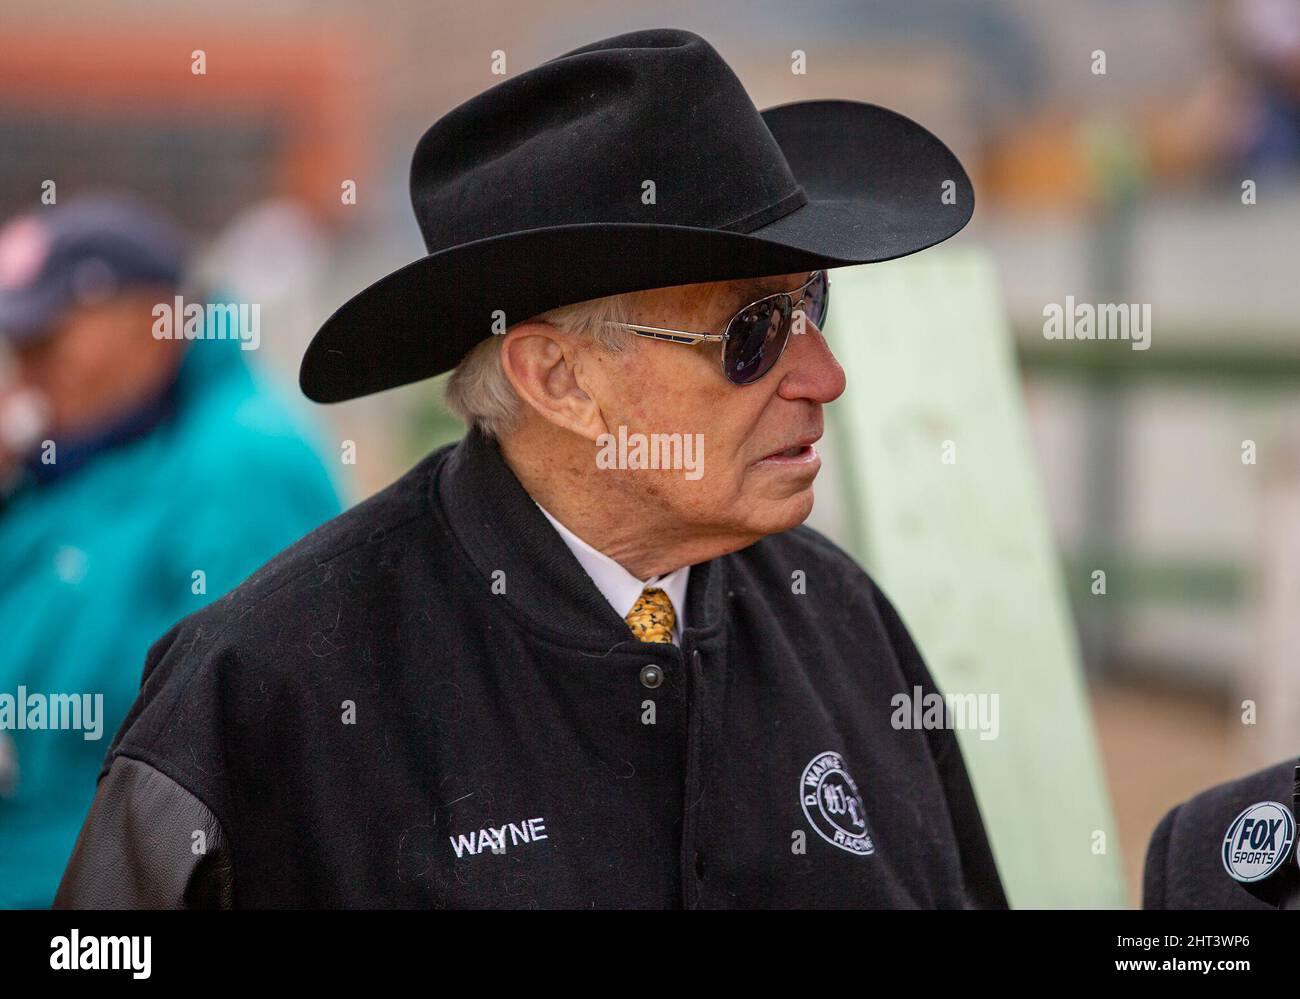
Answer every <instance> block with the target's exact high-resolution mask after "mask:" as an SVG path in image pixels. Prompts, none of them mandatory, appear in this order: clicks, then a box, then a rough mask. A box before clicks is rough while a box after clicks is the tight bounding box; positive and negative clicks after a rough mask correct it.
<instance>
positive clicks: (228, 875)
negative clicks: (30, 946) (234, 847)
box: [54, 756, 234, 909]
mask: <svg viewBox="0 0 1300 999" xmlns="http://www.w3.org/2000/svg"><path fill="white" fill-rule="evenodd" d="M199 833H201V834H202V835H201V836H200V835H198V834H199ZM233 907H234V871H233V868H232V866H231V857H230V844H229V843H228V842H227V840H226V836H225V833H224V832H223V831H222V829H221V824H220V823H219V822H218V821H217V818H216V816H215V815H213V814H212V812H211V810H210V809H209V808H208V807H207V806H206V805H204V804H203V802H201V801H200V800H199V799H198V798H196V797H195V796H194V795H192V794H191V793H190V792H189V791H187V790H185V788H183V787H181V786H180V785H179V784H177V783H176V781H174V780H172V779H171V778H170V777H168V776H167V775H166V774H164V773H163V772H162V771H160V770H157V769H155V768H154V767H152V766H150V765H149V764H147V763H143V762H141V761H140V760H135V759H132V758H131V757H129V756H119V757H117V759H115V760H114V761H113V765H112V766H111V767H110V768H109V771H108V773H107V774H105V775H104V777H103V779H102V780H101V781H100V782H99V787H98V788H97V789H96V791H95V800H94V802H93V803H92V804H91V806H90V814H89V815H88V816H87V818H86V822H85V824H84V825H83V826H82V828H81V834H80V835H79V836H78V837H77V845H76V846H75V847H74V848H73V850H72V859H71V860H70V861H69V863H68V868H67V870H66V871H64V874H63V880H62V882H61V883H60V884H59V891H58V894H57V895H56V896H55V898H54V908H56V909H230V908H233Z"/></svg>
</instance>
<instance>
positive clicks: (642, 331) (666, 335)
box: [605, 270, 831, 385]
mask: <svg viewBox="0 0 1300 999" xmlns="http://www.w3.org/2000/svg"><path fill="white" fill-rule="evenodd" d="M819 274H820V275H822V277H824V278H825V280H826V295H827V297H828V298H829V296H830V290H831V279H830V275H829V274H827V273H826V272H825V271H822V270H818V271H813V272H812V273H811V274H810V275H809V276H808V280H807V281H805V282H804V283H803V284H801V285H800V286H799V287H798V288H795V289H794V290H793V291H777V292H773V293H772V294H771V295H764V296H763V297H762V298H756V299H755V300H754V301H752V302H750V303H749V304H748V305H746V306H744V307H743V308H741V309H739V310H738V311H737V312H736V314H735V315H733V316H732V317H731V318H730V319H728V320H727V324H726V325H725V326H724V327H723V329H724V330H730V329H731V324H732V323H734V322H735V321H736V320H737V319H739V318H740V317H741V316H742V315H744V314H745V313H746V312H748V311H749V310H750V309H752V308H753V307H754V306H756V305H762V304H763V303H764V302H766V301H769V300H771V299H774V298H788V299H789V300H790V303H791V309H790V318H791V322H790V326H789V328H788V329H787V330H786V332H785V339H784V340H783V341H782V342H781V349H780V351H778V352H777V355H776V357H775V358H774V359H773V360H772V364H771V365H770V366H769V367H768V369H767V371H764V372H763V374H762V375H759V376H758V378H755V379H754V381H755V382H756V381H758V380H759V378H762V377H763V376H764V375H766V374H767V373H768V372H770V371H771V370H772V368H774V367H776V362H777V361H779V360H780V359H781V355H782V354H784V353H785V348H786V346H787V345H788V344H789V343H790V330H792V329H793V328H794V322H793V319H794V316H795V315H796V314H797V313H798V312H799V307H800V306H802V305H803V304H804V302H805V301H806V300H807V295H805V294H804V293H805V292H806V291H807V290H808V286H809V285H810V284H812V283H813V282H814V281H816V280H817V276H818V275H819ZM796 295H798V296H799V297H798V298H795V296H796ZM822 318H823V319H824V318H825V317H824V316H823V317H822ZM605 325H606V326H618V327H621V328H622V329H625V330H630V331H631V332H633V333H635V334H636V335H637V336H643V337H648V338H650V339H651V340H665V341H667V342H668V343H681V344H686V345H687V346H690V347H694V346H696V345H698V344H701V343H726V342H727V341H728V340H730V339H731V333H730V332H723V333H696V332H694V331H692V330H674V329H667V328H665V327H662V326H643V325H641V324H640V323H618V322H614V321H612V320H608V321H606V323H605ZM722 376H723V377H724V378H727V352H726V351H725V350H723V352H722ZM727 381H729V382H730V381H731V379H730V378H727ZM753 383H754V382H732V384H733V385H736V384H740V385H752V384H753Z"/></svg>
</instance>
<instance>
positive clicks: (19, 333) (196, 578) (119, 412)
mask: <svg viewBox="0 0 1300 999" xmlns="http://www.w3.org/2000/svg"><path fill="white" fill-rule="evenodd" d="M187 250H188V246H187V240H186V239H185V237H184V236H183V234H182V233H181V232H180V230H179V229H178V228H177V227H176V226H175V225H174V224H173V223H172V222H171V221H170V220H168V219H166V218H164V217H163V216H161V215H160V214H158V213H156V212H154V211H152V210H151V209H149V208H148V207H147V206H145V205H143V204H139V203H137V202H135V201H133V200H130V199H126V198H123V197H119V196H106V195H97V196H88V197H82V198H78V199H75V200H73V201H70V202H69V203H68V204H67V205H66V206H61V207H52V208H47V209H43V210H40V211H37V212H34V213H32V214H29V215H26V216H23V217H20V218H18V219H15V220H13V221H12V222H10V223H9V224H8V225H7V226H5V227H4V228H3V229H0V343H3V344H4V345H6V346H7V347H8V348H9V353H10V354H11V363H10V364H9V366H8V368H7V369H6V370H5V372H4V373H3V374H0V635H3V642H4V651H3V653H2V654H0V905H3V906H9V907H12V906H19V907H42V906H47V905H49V904H50V902H51V901H52V899H53V897H54V892H55V889H56V888H57V886H58V881H59V876H60V874H61V873H62V871H63V868H64V865H65V864H66V863H67V859H68V856H69V854H70V853H71V851H72V847H73V843H74V842H75V840H76V836H77V830H78V829H79V828H80V825H81V823H82V820H83V819H84V818H85V815H86V812H87V810H88V809H89V807H90V802H91V799H92V797H93V795H94V790H95V781H96V778H97V776H98V774H99V770H100V766H101V764H102V763H103V759H104V754H105V751H106V748H107V746H108V743H109V742H110V741H111V738H112V736H113V733H114V732H115V731H116V730H117V728H118V726H119V725H120V723H121V721H122V719H123V718H124V717H125V715H126V713H127V710H128V708H129V707H130V705H131V702H132V701H133V700H134V699H135V696H136V694H137V692H138V690H139V686H140V666H139V664H140V662H141V661H142V659H143V657H144V655H145V652H146V651H147V649H148V647H149V645H150V643H151V642H152V641H153V639H154V638H156V637H157V636H158V635H159V634H161V633H162V632H164V631H165V630H166V629H167V628H168V627H170V626H171V624H172V623H173V622H175V621H176V620H178V619H180V618H181V617H184V616H185V615H186V614H189V613H191V612H192V611H194V610H197V609H198V608H200V607H202V606H203V605H204V604H206V603H207V602H209V601H210V600H213V599H215V598H217V597H219V596H221V595H222V594H223V593H225V592H226V591H227V590H229V589H230V588H232V587H233V586H235V585H236V584H237V583H239V582H240V580H242V579H243V578H244V577H245V576H246V575H247V574H248V573H250V572H251V571H252V570H253V569H254V568H256V567H257V566H258V565H259V564H260V563H262V562H263V561H265V560H266V559H267V558H268V557H269V556H270V555H272V554H273V553H275V552H276V551H278V550H279V549H281V548H283V547H284V546H285V545H287V544H288V543H290V542H291V541H293V540H294V539H295V538H297V537H299V536H300V535H302V534H304V533H306V532H307V531H309V530H311V529H312V528H313V527H315V526H316V525H317V524H319V523H321V522H322V521H324V520H327V519H328V518H330V517H332V516H334V515H335V514H337V513H338V512H339V509H340V503H339V498H338V492H337V490H336V488H335V484H334V482H333V481H332V479H331V476H330V475H329V473H328V472H327V470H326V468H325V465H324V463H323V462H322V460H321V458H320V457H319V455H318V452H317V449H316V448H315V447H314V446H313V445H312V444H310V443H308V441H309V439H310V438H309V436H307V435H306V434H305V428H304V427H300V426H299V424H298V421H297V420H296V418H294V417H292V416H291V412H290V409H289V407H288V405H287V404H286V402H285V401H284V400H283V399H282V397H281V396H280V395H279V393H278V392H277V391H276V390H274V389H273V388H271V387H269V386H267V385H265V384H263V383H262V382H261V381H260V380H259V379H258V378H257V377H256V376H255V374H254V371H253V370H252V369H251V368H250V366H249V365H248V364H247V363H246V362H245V359H244V356H243V354H244V351H243V350H241V347H243V346H244V345H245V342H244V341H241V340H239V339H231V338H226V339H211V338H208V337H209V336H210V335H211V330H212V329H213V326H211V325H205V326H204V327H203V330H202V331H201V333H202V334H203V336H202V337H197V338H195V339H192V340H191V339H186V338H185V337H183V336H179V335H176V336H170V337H160V336H159V335H157V332H158V330H159V327H158V325H157V324H158V321H159V319H158V317H159V313H158V311H157V309H158V308H159V307H160V306H163V307H165V308H168V309H170V308H172V307H173V303H174V302H175V296H177V295H178V294H180V291H181V287H182V282H183V280H184V276H185V270H186V261H187V257H188V252H187ZM259 335H260V333H259ZM60 699H62V701H60ZM60 704H62V707H63V709H64V710H63V711H62V713H60V711H59V710H58V707H57V706H58V705H60ZM68 724H74V725H77V726H79V727H78V729H77V730H68V728H67V725H68Z"/></svg>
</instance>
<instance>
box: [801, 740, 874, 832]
mask: <svg viewBox="0 0 1300 999" xmlns="http://www.w3.org/2000/svg"><path fill="white" fill-rule="evenodd" d="M799 801H800V803H801V804H802V805H803V814H804V817H805V818H806V819H807V820H808V824H809V825H810V826H812V827H813V828H814V829H815V830H817V834H818V835H819V836H821V838H822V839H824V840H826V842H827V843H832V844H834V845H835V846H838V847H839V848H840V849H841V850H847V851H848V852H849V853H856V854H859V855H860V856H866V855H867V854H869V853H874V852H875V850H876V847H875V844H873V843H872V842H871V834H870V833H869V832H868V831H867V809H866V806H864V805H863V804H862V795H860V794H858V785H857V784H855V783H853V778H852V777H850V776H849V772H848V770H847V769H846V768H845V766H844V760H843V759H841V757H840V754H839V753H820V754H818V755H817V756H814V757H813V759H812V762H811V763H809V764H808V766H807V767H805V768H804V772H803V777H802V778H800V780H799Z"/></svg>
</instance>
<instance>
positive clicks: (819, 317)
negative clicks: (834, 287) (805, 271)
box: [802, 271, 831, 329]
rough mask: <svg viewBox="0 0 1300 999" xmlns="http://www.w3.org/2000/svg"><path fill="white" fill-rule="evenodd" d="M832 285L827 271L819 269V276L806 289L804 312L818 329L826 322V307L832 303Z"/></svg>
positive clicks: (804, 293)
mask: <svg viewBox="0 0 1300 999" xmlns="http://www.w3.org/2000/svg"><path fill="white" fill-rule="evenodd" d="M830 295H831V285H830V281H829V280H828V279H827V277H826V272H825V271H818V272H817V276H816V277H814V278H813V280H812V282H811V283H810V284H809V285H808V287H807V288H805V289H804V292H803V306H802V309H803V314H804V315H805V316H807V317H808V320H809V321H810V322H811V323H812V324H813V325H814V326H816V327H817V328H818V329H821V328H822V324H824V323H825V322H826V309H827V306H829V304H830Z"/></svg>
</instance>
